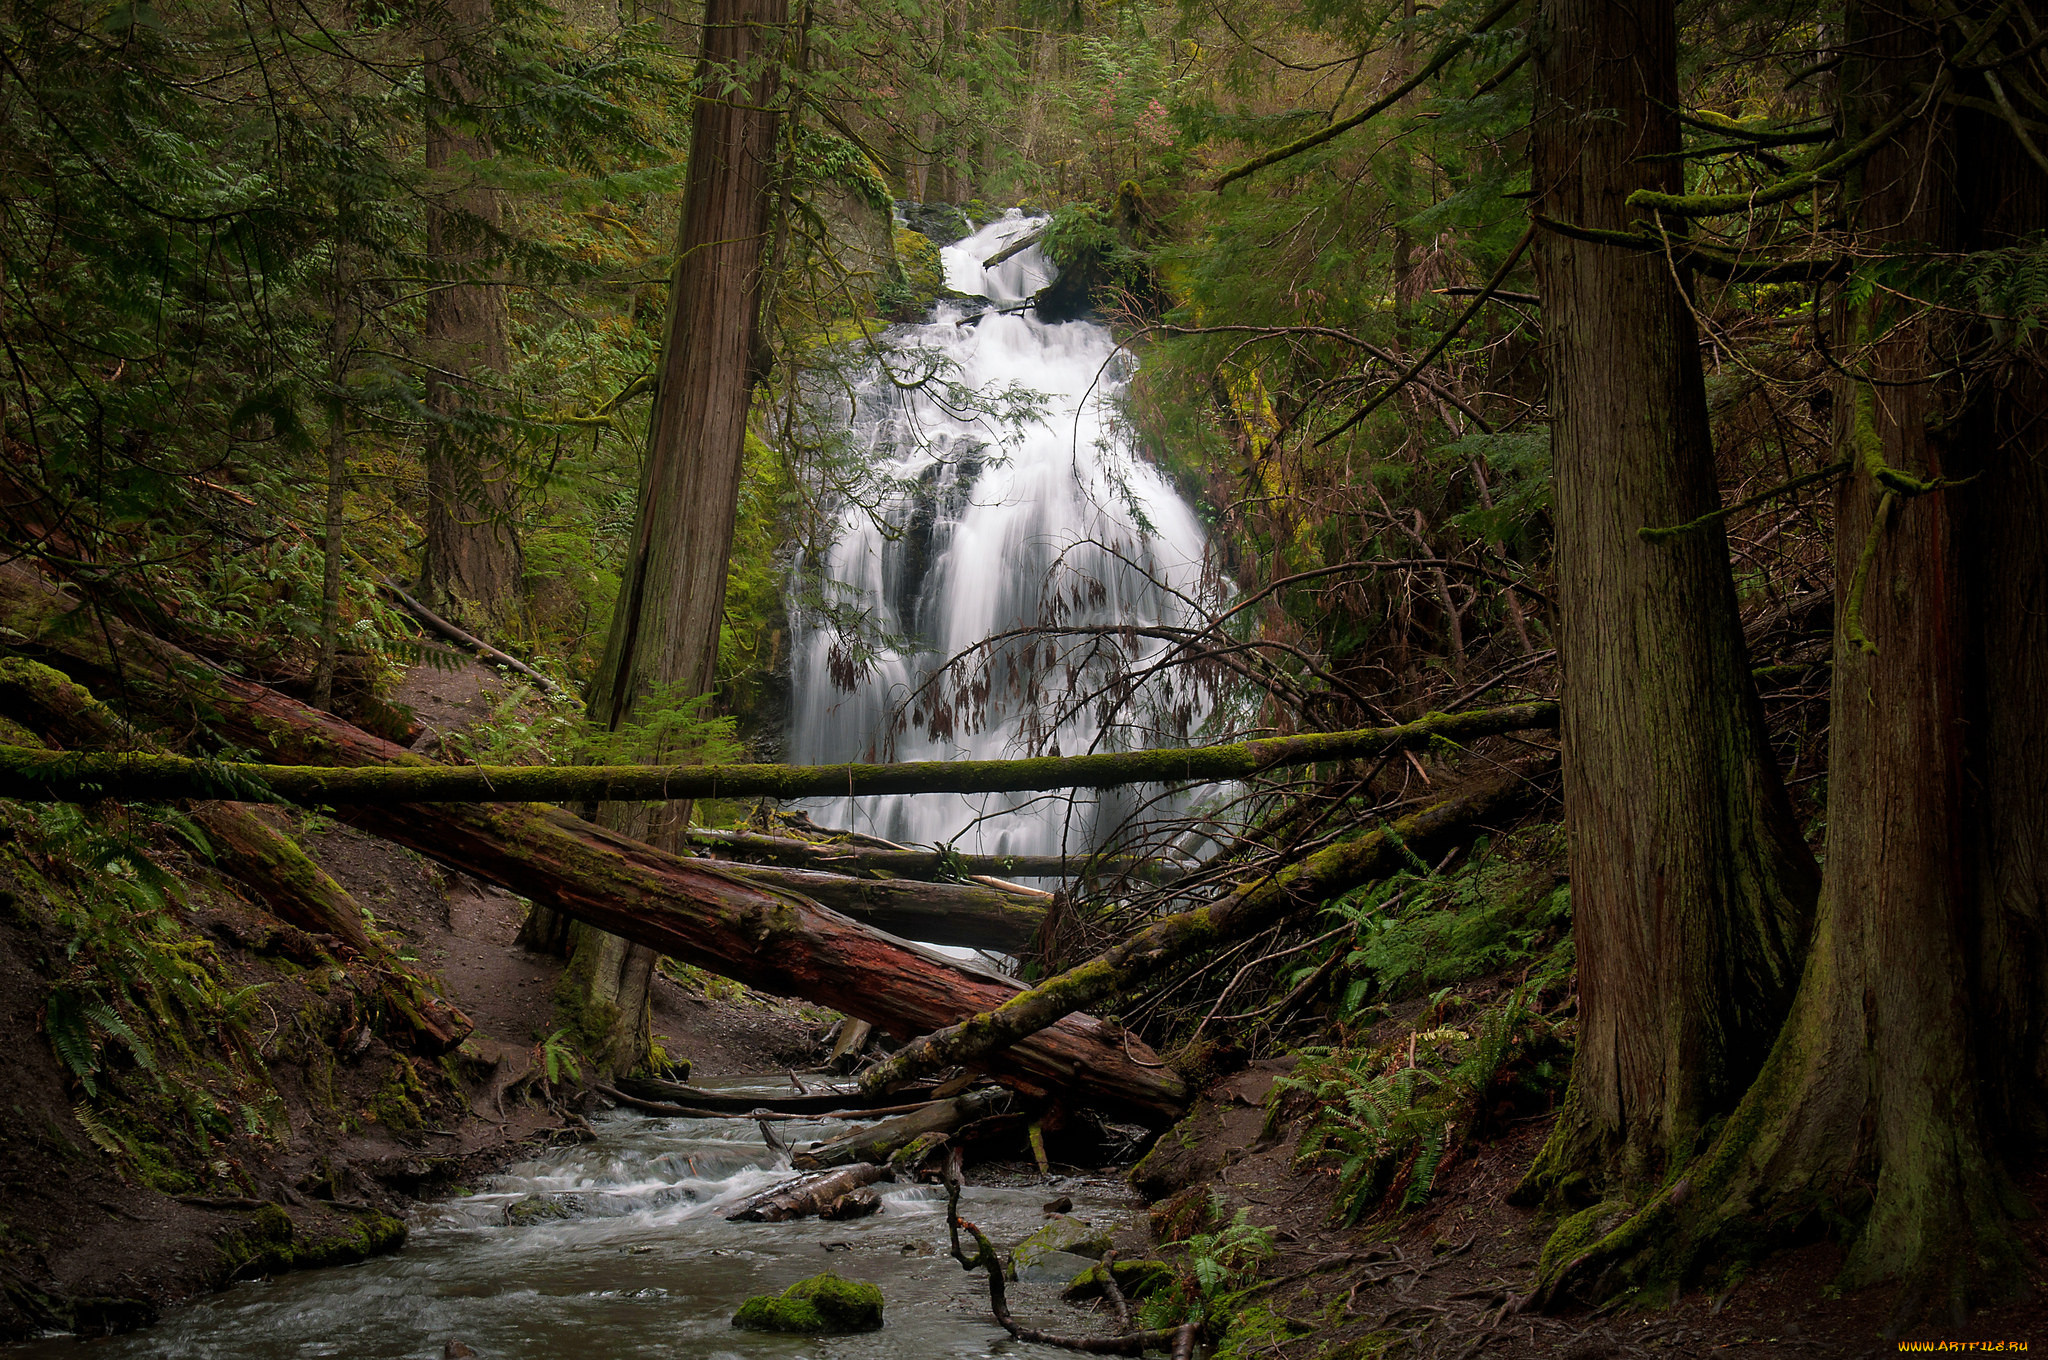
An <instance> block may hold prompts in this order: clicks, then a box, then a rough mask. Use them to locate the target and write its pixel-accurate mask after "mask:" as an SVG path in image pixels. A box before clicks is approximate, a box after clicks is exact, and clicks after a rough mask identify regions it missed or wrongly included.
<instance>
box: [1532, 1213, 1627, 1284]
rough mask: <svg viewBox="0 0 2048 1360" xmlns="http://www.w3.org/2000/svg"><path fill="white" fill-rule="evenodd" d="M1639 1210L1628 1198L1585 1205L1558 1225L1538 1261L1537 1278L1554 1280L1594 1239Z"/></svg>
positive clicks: (1544, 1245) (1625, 1220)
mask: <svg viewBox="0 0 2048 1360" xmlns="http://www.w3.org/2000/svg"><path fill="white" fill-rule="evenodd" d="M1634 1212H1635V1210H1634V1208H1633V1207H1632V1206H1630V1205H1629V1203H1628V1202H1627V1201H1626V1200H1619V1199H1610V1200H1604V1201H1602V1202H1601V1203H1599V1204H1596V1205H1594V1206H1593V1207H1592V1208H1590V1209H1581V1210H1580V1211H1579V1212H1578V1213H1575V1214H1573V1215H1572V1216H1571V1217H1570V1218H1567V1219H1565V1220H1564V1221H1563V1222H1562V1223H1559V1224H1558V1225H1557V1228H1556V1230H1555V1231H1554V1232H1552V1233H1551V1234H1550V1240H1549V1241H1548V1242H1545V1243H1544V1244H1543V1254H1542V1256H1541V1257H1540V1258H1538V1260H1537V1262H1536V1278H1537V1279H1538V1280H1550V1279H1554V1278H1556V1276H1557V1274H1558V1272H1559V1271H1561V1270H1563V1269H1564V1268H1565V1267H1566V1266H1568V1265H1570V1264H1571V1263H1572V1262H1573V1261H1576V1260H1577V1259H1578V1258H1579V1257H1581V1256H1583V1255H1585V1254H1586V1252H1587V1250H1588V1249H1590V1248H1591V1247H1592V1246H1593V1244H1594V1243H1596V1242H1598V1241H1599V1240H1600V1239H1601V1238H1603V1237H1605V1236H1607V1234H1609V1233H1611V1232H1613V1231H1614V1230H1615V1229H1616V1228H1618V1227H1620V1226H1621V1225H1622V1224H1623V1223H1625V1222H1627V1221H1628V1219H1629V1216H1630V1215H1631V1214H1633V1213H1634Z"/></svg>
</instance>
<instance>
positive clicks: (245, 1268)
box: [220, 1204, 405, 1280]
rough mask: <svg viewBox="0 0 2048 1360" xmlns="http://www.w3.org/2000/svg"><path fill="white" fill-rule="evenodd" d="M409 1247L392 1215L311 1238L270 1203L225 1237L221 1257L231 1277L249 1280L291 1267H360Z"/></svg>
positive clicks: (372, 1217) (366, 1219) (361, 1220)
mask: <svg viewBox="0 0 2048 1360" xmlns="http://www.w3.org/2000/svg"><path fill="white" fill-rule="evenodd" d="M404 1245H405V1224H403V1223H401V1222H399V1221H398V1220H397V1219H395V1218H392V1217H390V1216H389V1215H387V1214H368V1215H365V1216H364V1217H362V1218H359V1219H357V1220H356V1221H355V1222H354V1223H352V1224H350V1225H349V1226H348V1227H346V1228H344V1229H343V1230H342V1231H340V1232H338V1233H333V1234H330V1235H328V1236H325V1237H314V1238H305V1237H302V1236H300V1234H299V1231H298V1225H296V1224H295V1223H293V1222H292V1216H291V1215H290V1214H288V1213H286V1212H285V1211H284V1210H283V1209H282V1208H280V1207H279V1206H277V1205H275V1204H266V1205H264V1206H263V1207H262V1208H261V1209H258V1210H257V1211H256V1214H255V1217H254V1218H252V1219H251V1220H250V1222H249V1226H248V1227H247V1228H244V1229H243V1230H242V1231H241V1232H239V1233H236V1234H234V1235H233V1236H231V1237H228V1238H226V1239H225V1240H223V1241H222V1243H221V1246H220V1256H221V1265H222V1266H223V1267H224V1268H225V1269H226V1271H227V1274H228V1278H230V1279H245V1280H246V1279H252V1278H254V1277H256V1276H259V1275H279V1274H282V1273H284V1272H285V1271H287V1270H312V1269H314V1268H316V1267H318V1266H346V1265H354V1264H355V1263H356V1262H357V1261H366V1260H368V1259H369V1258H370V1257H372V1256H381V1255H383V1254H384V1253H385V1252H388V1251H396V1250H398V1249H399V1248H400V1247H401V1246H404Z"/></svg>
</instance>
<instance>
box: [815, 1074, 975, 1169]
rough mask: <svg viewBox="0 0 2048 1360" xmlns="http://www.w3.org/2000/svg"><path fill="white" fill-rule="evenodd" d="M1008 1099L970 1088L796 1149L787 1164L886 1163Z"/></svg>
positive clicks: (832, 1165) (971, 1120) (826, 1165)
mask: <svg viewBox="0 0 2048 1360" xmlns="http://www.w3.org/2000/svg"><path fill="white" fill-rule="evenodd" d="M1009 1100H1010V1093H1009V1092H1008V1091H1005V1090H1002V1089H1000V1088H998V1087H990V1088H988V1089H986V1090H981V1091H970V1092H968V1093H967V1094H966V1095H964V1096H955V1097H954V1098H953V1099H951V1100H934V1101H932V1102H931V1103H930V1104H928V1105H925V1106H923V1107H922V1108H920V1109H917V1110H913V1111H911V1112H910V1113H909V1114H902V1115H898V1116H897V1117H896V1118H894V1119H885V1120H883V1121H882V1122H881V1123H879V1124H871V1125H869V1126H868V1127H867V1128H864V1129H855V1130H854V1131H853V1132H851V1133H847V1134H842V1135H841V1136H839V1137H837V1138H832V1139H828V1140H827V1141H825V1142H822V1143H813V1144H811V1145H810V1146H808V1147H805V1148H799V1149H798V1150H797V1151H796V1152H795V1153H794V1154H793V1155H792V1156H791V1158H790V1165H792V1166H794V1167H796V1168H797V1169H798V1170H799V1171H816V1170H824V1169H825V1168H827V1167H834V1166H850V1165H852V1164H854V1163H856V1162H877V1163H885V1164H886V1163H887V1162H888V1161H889V1159H890V1158H891V1157H894V1156H895V1155H896V1154H897V1153H898V1152H899V1151H901V1150H902V1149H903V1148H905V1147H907V1146H909V1145H910V1144H911V1143H912V1142H914V1141H915V1140H917V1139H919V1138H922V1137H923V1136H924V1135H926V1134H928V1133H951V1132H952V1131H953V1130H954V1129H957V1128H959V1127H960V1126H961V1125H962V1124H968V1123H972V1122H973V1121H974V1120H977V1119H980V1118H982V1117H983V1116H984V1115H991V1114H994V1113H996V1112H997V1111H998V1110H1000V1109H1002V1108H1003V1106H1004V1105H1006V1104H1008V1103H1009Z"/></svg>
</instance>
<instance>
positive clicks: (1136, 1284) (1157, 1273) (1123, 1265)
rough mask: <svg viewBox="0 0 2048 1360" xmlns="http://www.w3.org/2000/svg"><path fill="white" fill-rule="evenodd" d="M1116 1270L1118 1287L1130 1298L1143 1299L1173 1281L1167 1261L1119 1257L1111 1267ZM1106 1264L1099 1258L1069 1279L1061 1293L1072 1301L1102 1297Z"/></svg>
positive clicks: (1080, 1301)
mask: <svg viewBox="0 0 2048 1360" xmlns="http://www.w3.org/2000/svg"><path fill="white" fill-rule="evenodd" d="M1108 1268H1109V1269H1114V1270H1115V1271H1116V1287H1117V1288H1118V1289H1120V1290H1122V1291H1123V1294H1124V1297H1125V1298H1128V1299H1142V1298H1144V1297H1145V1296H1146V1295H1148V1294H1152V1293H1154V1292H1156V1291H1158V1290H1161V1289H1164V1288H1165V1287H1166V1286H1167V1285H1169V1284H1171V1283H1172V1282H1173V1267H1172V1266H1170V1265H1168V1264H1166V1262H1164V1261H1117V1262H1115V1263H1114V1264H1113V1266H1111V1267H1108ZM1104 1272H1105V1267H1104V1266H1103V1264H1102V1263H1101V1262H1099V1261H1098V1262H1096V1263H1095V1264H1094V1265H1092V1266H1090V1267H1088V1268H1087V1269H1086V1270H1084V1271H1082V1272H1081V1273H1080V1274H1078V1275H1076V1276H1074V1278H1073V1279H1071V1280H1069V1281H1068V1282H1067V1287H1066V1291H1065V1292H1064V1293H1062V1294H1061V1295H1060V1297H1061V1298H1063V1299H1065V1300H1066V1301H1067V1302H1069V1303H1083V1302H1086V1301H1087V1300H1089V1299H1099V1298H1101V1297H1102V1279H1103V1274H1104Z"/></svg>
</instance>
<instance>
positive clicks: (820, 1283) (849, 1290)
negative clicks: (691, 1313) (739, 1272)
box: [732, 1270, 882, 1336]
mask: <svg viewBox="0 0 2048 1360" xmlns="http://www.w3.org/2000/svg"><path fill="white" fill-rule="evenodd" d="M732 1325H733V1326H735V1327H744V1328H746V1329H747V1330H749V1331H754V1332H798V1333H801V1334H803V1335H806V1336H843V1335H845V1334H847V1333H850V1332H874V1331H879V1330H881V1326H882V1291H881V1290H880V1289H878V1288H876V1287H875V1286H874V1285H871V1284H868V1283H867V1282H866V1281H863V1280H847V1279H842V1278H840V1277H839V1276H838V1275H836V1274H834V1273H833V1272H832V1271H829V1270H828V1271H826V1272H825V1273H824V1274H822V1275H813V1276H811V1278H810V1279H808V1280H798V1281H797V1282H796V1283H795V1284H793V1285H791V1286H790V1287H789V1288H787V1289H785V1290H783V1291H782V1292H781V1293H780V1294H756V1295H755V1296H754V1297H752V1298H750V1299H748V1300H747V1301H746V1302H745V1303H743V1304H741V1305H740V1310H739V1311H738V1312H737V1313H734V1314H733V1315H732Z"/></svg>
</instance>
